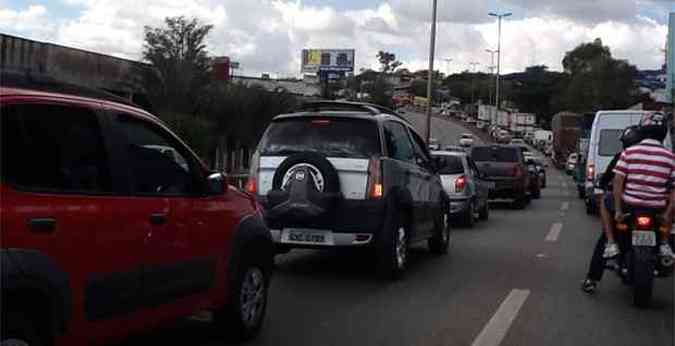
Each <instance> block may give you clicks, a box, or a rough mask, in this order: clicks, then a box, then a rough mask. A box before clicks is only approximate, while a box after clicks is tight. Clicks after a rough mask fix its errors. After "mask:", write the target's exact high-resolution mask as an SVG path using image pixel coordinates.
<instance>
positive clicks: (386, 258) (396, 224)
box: [377, 213, 410, 280]
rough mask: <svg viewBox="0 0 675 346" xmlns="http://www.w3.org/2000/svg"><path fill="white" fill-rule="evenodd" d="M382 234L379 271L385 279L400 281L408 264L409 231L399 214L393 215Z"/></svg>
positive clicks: (379, 248)
mask: <svg viewBox="0 0 675 346" xmlns="http://www.w3.org/2000/svg"><path fill="white" fill-rule="evenodd" d="M392 214H393V215H390V217H389V218H388V219H389V220H388V221H387V227H385V229H383V230H382V231H383V232H382V233H381V239H380V244H379V246H378V248H377V251H378V253H377V257H378V270H379V272H380V275H381V276H382V277H383V278H385V279H393V280H396V279H399V278H401V276H402V275H403V272H404V271H405V268H406V266H407V264H408V244H409V238H410V234H409V229H408V227H407V226H406V223H405V222H404V221H403V219H402V218H401V217H400V216H398V214H397V213H392Z"/></svg>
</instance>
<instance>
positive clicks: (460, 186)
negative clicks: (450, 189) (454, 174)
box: [455, 175, 466, 192]
mask: <svg viewBox="0 0 675 346" xmlns="http://www.w3.org/2000/svg"><path fill="white" fill-rule="evenodd" d="M465 187H466V176H463V175H462V176H460V177H459V178H457V179H455V192H462V191H464V188H465Z"/></svg>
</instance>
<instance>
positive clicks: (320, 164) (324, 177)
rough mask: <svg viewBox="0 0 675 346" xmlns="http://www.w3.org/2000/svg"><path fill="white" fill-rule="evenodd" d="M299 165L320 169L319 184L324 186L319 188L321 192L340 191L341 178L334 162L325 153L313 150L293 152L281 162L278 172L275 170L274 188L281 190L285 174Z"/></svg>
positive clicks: (314, 169)
mask: <svg viewBox="0 0 675 346" xmlns="http://www.w3.org/2000/svg"><path fill="white" fill-rule="evenodd" d="M299 166H305V167H307V168H309V170H310V171H318V173H319V174H320V177H319V179H320V182H319V184H320V185H321V187H322V188H320V189H318V190H319V191H320V192H324V193H339V192H340V178H339V177H338V174H337V171H336V170H335V167H333V164H331V163H330V161H328V159H326V157H325V156H324V155H322V154H319V153H316V152H311V151H307V152H302V153H297V154H293V155H291V156H289V157H287V158H286V160H284V161H283V162H281V164H280V165H279V167H277V170H276V172H274V178H273V179H272V189H274V190H281V189H282V188H283V186H282V184H283V183H284V176H285V175H286V174H287V173H288V172H289V171H291V170H292V169H294V168H296V167H299Z"/></svg>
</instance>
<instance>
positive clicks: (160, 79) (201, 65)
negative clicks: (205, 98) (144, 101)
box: [143, 16, 213, 113]
mask: <svg viewBox="0 0 675 346" xmlns="http://www.w3.org/2000/svg"><path fill="white" fill-rule="evenodd" d="M211 29H213V27H212V26H211V25H204V24H201V23H200V22H199V21H198V20H197V19H195V18H192V19H187V18H185V17H182V16H181V17H171V18H166V19H165V20H164V26H162V27H149V26H146V27H145V28H144V31H145V43H144V45H143V58H144V59H145V60H146V61H148V62H150V63H151V64H152V65H153V66H154V68H155V69H156V72H157V75H155V76H149V77H154V78H151V79H149V80H147V84H148V85H149V86H150V87H149V88H147V90H148V91H149V94H150V98H151V102H152V101H155V102H153V104H157V105H159V107H160V108H159V109H167V108H168V109H169V110H171V111H182V112H188V113H191V112H192V111H193V109H192V107H193V106H194V105H195V101H196V99H197V97H198V96H199V95H200V94H201V93H202V91H203V89H204V86H205V85H206V84H207V83H208V81H209V68H210V59H209V57H208V53H207V51H206V44H205V42H204V41H205V39H206V37H207V36H208V34H209V32H210V31H211ZM153 99H154V100H153ZM159 100H161V102H157V101H159Z"/></svg>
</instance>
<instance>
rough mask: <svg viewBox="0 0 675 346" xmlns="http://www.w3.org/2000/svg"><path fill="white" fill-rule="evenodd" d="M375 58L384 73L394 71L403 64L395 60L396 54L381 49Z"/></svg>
mask: <svg viewBox="0 0 675 346" xmlns="http://www.w3.org/2000/svg"><path fill="white" fill-rule="evenodd" d="M377 59H378V60H379V61H380V65H381V69H382V73H385V74H386V73H390V72H394V71H396V69H397V68H398V67H399V66H401V65H403V63H402V62H400V61H398V60H396V54H394V53H389V52H385V51H382V50H381V51H379V52H378V53H377Z"/></svg>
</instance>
